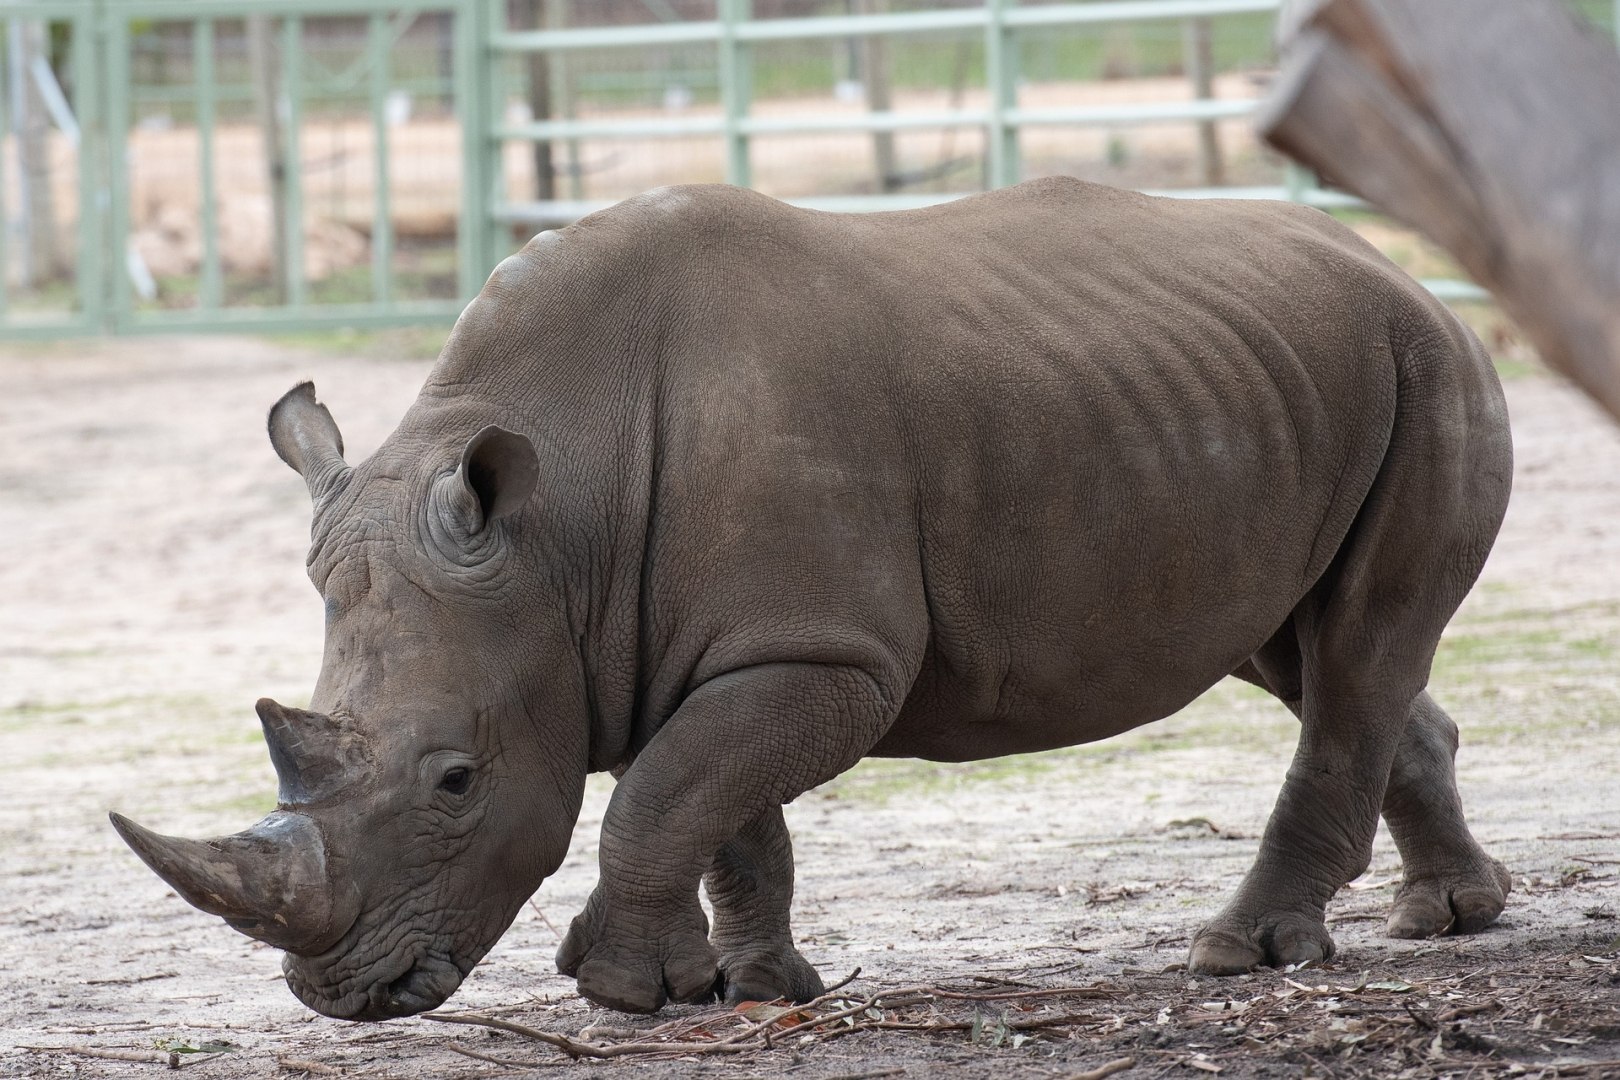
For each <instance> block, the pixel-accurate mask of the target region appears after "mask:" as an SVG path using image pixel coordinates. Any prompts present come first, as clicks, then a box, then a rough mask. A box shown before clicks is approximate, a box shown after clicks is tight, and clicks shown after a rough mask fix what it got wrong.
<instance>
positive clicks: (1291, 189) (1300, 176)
mask: <svg viewBox="0 0 1620 1080" xmlns="http://www.w3.org/2000/svg"><path fill="white" fill-rule="evenodd" d="M1283 186H1284V187H1285V188H1287V189H1288V201H1289V202H1297V203H1302V202H1304V201H1305V195H1306V193H1307V192H1309V191H1310V190H1312V189H1313V188H1315V187H1316V174H1315V173H1313V172H1311V170H1309V169H1307V168H1305V166H1303V165H1299V164H1296V163H1295V162H1293V161H1288V162H1287V163H1285V164H1284V165H1283Z"/></svg>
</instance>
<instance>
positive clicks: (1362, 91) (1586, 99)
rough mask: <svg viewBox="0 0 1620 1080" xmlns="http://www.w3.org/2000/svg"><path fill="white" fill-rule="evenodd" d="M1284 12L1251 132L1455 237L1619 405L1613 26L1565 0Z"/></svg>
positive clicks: (1535, 329)
mask: <svg viewBox="0 0 1620 1080" xmlns="http://www.w3.org/2000/svg"><path fill="white" fill-rule="evenodd" d="M1284 26H1285V29H1286V31H1287V33H1288V34H1289V36H1288V37H1286V38H1285V58H1286V63H1285V66H1284V69H1283V72H1282V74H1281V76H1280V77H1279V79H1278V80H1277V83H1276V85H1275V87H1274V88H1273V91H1272V94H1271V96H1270V98H1269V99H1268V101H1267V102H1266V104H1265V106H1264V107H1263V108H1262V110H1261V112H1260V114H1259V116H1258V117H1257V124H1258V127H1259V129H1260V131H1261V133H1262V135H1263V136H1264V137H1265V138H1266V139H1267V140H1269V141H1270V142H1271V143H1272V144H1273V145H1274V146H1276V147H1278V148H1279V149H1281V150H1282V151H1284V152H1285V153H1288V154H1290V155H1292V156H1293V157H1295V158H1297V159H1299V160H1300V161H1302V162H1304V163H1305V164H1307V165H1309V166H1311V167H1312V168H1314V169H1315V170H1316V171H1317V172H1318V173H1320V174H1321V175H1322V177H1323V179H1324V180H1327V181H1329V182H1331V183H1336V184H1338V185H1340V186H1342V187H1346V188H1348V189H1350V190H1351V191H1354V192H1355V193H1356V194H1358V195H1360V196H1362V197H1363V198H1365V199H1368V200H1369V201H1371V202H1373V203H1376V204H1377V205H1378V206H1380V207H1382V208H1383V209H1385V210H1387V211H1389V212H1390V213H1392V214H1394V215H1395V216H1397V217H1400V218H1402V219H1404V220H1405V221H1407V222H1409V223H1411V224H1412V225H1414V226H1416V227H1417V228H1419V229H1421V230H1422V231H1423V232H1424V233H1426V234H1427V235H1428V236H1429V237H1430V238H1431V239H1433V240H1434V241H1435V242H1437V243H1438V244H1440V245H1441V246H1442V247H1444V248H1445V249H1446V250H1447V251H1449V252H1451V254H1452V255H1454V256H1455V257H1456V258H1457V260H1458V261H1459V262H1460V263H1461V264H1462V265H1463V267H1464V268H1465V269H1466V270H1467V271H1468V272H1469V273H1470V274H1471V275H1472V276H1473V277H1474V278H1475V279H1476V280H1477V281H1479V282H1480V284H1482V285H1484V286H1486V287H1487V288H1489V289H1490V290H1491V291H1492V292H1493V293H1494V294H1495V295H1496V297H1497V299H1498V300H1499V301H1500V302H1501V304H1502V306H1503V308H1504V309H1505V310H1506V311H1507V312H1508V313H1509V314H1510V315H1512V317H1513V318H1514V320H1515V321H1516V322H1518V323H1519V325H1520V326H1521V327H1523V329H1524V331H1525V332H1526V334H1528V335H1529V337H1530V339H1531V340H1532V341H1533V342H1534V343H1535V345H1536V347H1537V349H1538V350H1539V351H1540V352H1541V355H1542V357H1543V358H1544V359H1545V360H1546V361H1547V363H1548V364H1550V365H1551V366H1553V367H1554V368H1557V369H1558V370H1560V371H1562V372H1564V373H1565V374H1566V375H1568V376H1569V377H1570V378H1571V379H1573V380H1575V382H1576V383H1578V384H1579V385H1580V386H1581V387H1582V388H1583V389H1585V390H1586V391H1587V392H1588V393H1589V394H1591V395H1592V396H1593V397H1594V398H1596V399H1597V400H1598V401H1599V402H1600V403H1601V404H1602V405H1603V406H1604V407H1605V408H1607V409H1608V410H1609V411H1610V412H1611V413H1612V414H1614V416H1615V417H1616V418H1620V256H1617V253H1620V198H1617V197H1616V195H1615V193H1616V192H1617V191H1620V105H1617V104H1616V103H1620V54H1617V53H1616V51H1615V47H1614V44H1613V43H1612V42H1611V41H1609V40H1608V39H1607V38H1606V37H1604V36H1601V35H1599V34H1596V33H1593V32H1592V31H1591V29H1590V27H1588V26H1587V25H1586V24H1584V23H1582V22H1581V21H1580V20H1579V18H1578V16H1576V15H1575V14H1574V13H1572V12H1571V11H1569V10H1568V9H1567V8H1566V7H1565V5H1564V4H1562V3H1560V2H1559V0H1327V2H1325V3H1316V4H1307V5H1300V6H1297V7H1295V8H1294V9H1292V10H1290V11H1288V12H1285V17H1284ZM1482 58H1489V59H1488V62H1485V61H1483V60H1482Z"/></svg>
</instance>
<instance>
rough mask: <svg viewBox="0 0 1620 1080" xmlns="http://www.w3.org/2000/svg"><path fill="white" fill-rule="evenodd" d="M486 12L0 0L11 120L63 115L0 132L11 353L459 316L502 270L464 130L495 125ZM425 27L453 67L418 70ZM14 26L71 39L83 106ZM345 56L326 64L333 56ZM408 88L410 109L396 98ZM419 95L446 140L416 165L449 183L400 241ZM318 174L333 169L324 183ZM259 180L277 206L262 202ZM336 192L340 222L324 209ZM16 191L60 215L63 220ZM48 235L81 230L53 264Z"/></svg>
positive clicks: (478, 145) (3, 93)
mask: <svg viewBox="0 0 1620 1080" xmlns="http://www.w3.org/2000/svg"><path fill="white" fill-rule="evenodd" d="M491 9H492V5H491V4H490V3H489V2H488V0H429V2H426V3H414V4H412V3H403V2H401V0H246V2H244V0H3V2H0V40H4V41H6V42H9V43H10V45H11V46H12V47H10V48H7V49H0V125H4V124H5V123H6V120H7V118H8V117H19V116H22V117H31V116H32V114H33V113H45V114H48V116H47V117H46V118H47V119H48V120H49V121H50V124H49V128H50V130H49V131H48V132H47V133H46V134H45V135H44V136H41V135H40V134H39V133H38V132H35V133H34V134H33V136H32V138H31V139H25V138H23V137H22V135H21V133H20V132H11V131H9V130H7V129H5V128H4V127H0V147H3V149H4V153H3V154H0V222H4V223H5V227H3V228H0V267H6V268H7V270H8V272H5V273H0V337H11V338H16V337H46V336H48V337H56V336H62V335H66V334H73V333H94V332H108V331H110V332H116V333H140V332H150V331H171V330H182V329H186V330H227V329H229V330H245V331H267V330H277V329H307V328H312V327H321V326H358V327H372V326H387V325H397V324H405V323H416V322H444V323H448V322H449V321H450V320H452V319H454V317H455V315H456V314H457V312H459V310H460V308H461V307H462V305H463V304H464V302H465V299H466V298H467V297H468V296H470V295H472V294H473V293H474V292H476V291H477V288H478V286H479V285H480V284H481V283H482V281H483V278H484V276H485V274H486V273H487V272H488V269H489V266H490V265H491V262H492V260H491V258H490V256H489V254H488V252H486V251H485V250H484V249H483V244H484V243H485V241H487V240H488V238H489V236H490V233H489V230H488V229H487V228H486V227H485V222H486V221H487V218H488V212H487V207H486V200H485V198H484V196H485V194H486V193H487V192H488V191H489V190H490V188H489V184H488V183H487V182H486V181H485V179H484V178H483V170H484V169H485V168H486V167H487V164H488V162H489V155H488V154H487V153H485V152H483V146H482V139H483V138H484V132H483V131H482V130H481V125H480V124H478V123H468V122H464V119H465V118H467V117H480V116H483V115H484V114H485V112H486V110H487V108H488V102H487V101H486V100H485V99H484V97H483V95H484V93H485V92H486V90H487V88H488V86H489V80H488V79H487V78H484V77H482V76H481V75H480V74H479V58H480V57H481V56H483V55H484V51H485V49H486V47H487V41H488V38H489V36H490V33H491V30H490V27H489V26H488V24H487V21H486V18H487V15H488V13H489V12H490V10H491ZM424 23H432V24H433V26H432V29H433V30H434V31H435V33H434V34H433V35H432V42H445V43H448V45H449V47H448V48H447V49H442V50H440V51H442V52H443V53H444V55H443V56H442V57H437V58H436V59H437V60H438V61H439V63H440V69H439V70H437V71H435V72H431V73H428V74H422V73H420V72H411V71H407V70H401V69H400V65H401V64H402V63H405V62H407V61H410V60H411V58H412V57H413V55H414V54H415V53H419V52H422V51H423V49H421V48H416V49H412V48H411V47H410V42H409V40H408V39H409V38H410V37H411V36H412V35H413V33H414V31H413V28H419V27H421V26H422V25H424ZM334 28H335V29H336V31H340V33H333V32H330V31H333V29H334ZM19 29H21V30H22V31H23V32H24V34H26V33H32V34H33V37H34V39H35V42H36V43H37V42H38V41H40V40H45V41H50V42H65V43H66V51H67V53H68V54H69V55H68V58H67V62H66V63H65V64H58V65H55V66H56V68H57V70H59V71H67V72H70V73H71V78H70V80H64V81H70V83H71V87H70V89H64V88H62V87H60V86H59V85H57V84H56V82H55V80H54V78H53V76H52V74H51V66H50V65H45V64H42V63H40V60H39V57H38V56H37V55H36V56H33V57H30V56H29V55H28V54H27V52H26V51H25V50H22V49H19V48H17V47H16V43H17V40H18V37H19ZM41 30H43V33H41ZM316 31H320V32H319V33H317V32H316ZM415 36H418V37H425V35H420V34H416V35H415ZM337 39H341V40H339V41H338V45H336V46H334V47H332V48H329V49H327V50H326V53H327V54H329V55H324V56H323V53H322V50H321V49H319V48H317V47H316V46H317V45H318V44H321V43H330V42H331V41H333V40H337ZM432 42H430V45H431V43H432ZM153 43H156V45H157V46H158V47H159V50H160V52H161V55H160V56H156V60H154V56H155V54H154V53H153V51H152V50H153ZM143 49H144V51H143ZM412 86H414V90H415V95H414V97H413V95H412V93H411V92H408V91H407V90H406V89H402V87H412ZM422 101H430V102H431V103H432V108H433V109H434V110H435V111H436V115H435V117H433V118H430V119H431V122H430V123H429V124H428V125H426V127H427V128H428V129H429V130H430V133H431V134H432V135H433V136H434V141H433V142H432V144H431V145H428V146H426V147H424V148H418V150H417V156H418V157H419V158H420V159H421V161H423V162H427V163H428V164H430V165H431V166H432V167H433V168H434V169H435V170H437V171H438V172H439V173H440V174H442V175H441V177H440V179H439V182H438V183H437V188H438V194H439V195H440V196H441V197H440V198H439V200H438V204H437V205H435V206H434V207H432V208H431V209H430V210H429V211H428V212H426V219H427V220H426V223H425V224H419V227H417V228H416V229H415V230H414V231H413V232H412V233H411V235H410V236H409V237H406V238H404V241H403V242H402V238H401V236H400V225H399V222H400V218H401V207H399V206H398V205H394V204H393V201H394V200H395V199H396V198H397V195H398V192H399V191H400V188H401V185H400V165H401V161H402V154H401V149H400V147H398V146H396V145H395V141H396V134H395V133H396V131H399V132H403V131H404V129H403V128H402V127H401V125H400V124H399V123H398V122H397V121H398V117H397V116H395V115H394V114H395V113H397V112H400V111H401V110H402V109H403V110H409V109H411V108H412V107H413V102H416V103H419V102H422ZM19 102H23V103H25V104H26V105H27V106H28V108H19V105H18V103H19ZM417 107H420V106H419V105H418V106H417ZM37 121H38V118H37V117H35V118H33V120H32V121H31V122H34V123H35V126H39V125H38V123H37ZM422 126H423V125H416V127H422ZM418 141H420V139H419V140H418ZM323 145H324V146H330V145H340V146H341V148H340V150H339V151H338V152H336V153H331V152H329V151H323V150H322V149H321V147H322V146H323ZM41 161H43V162H44V163H45V165H46V166H47V167H46V168H43V169H42V168H39V167H38V166H39V163H40V162H41ZM418 164H420V162H419V163H418ZM317 170H324V172H325V173H327V174H330V176H327V177H326V183H325V187H324V188H323V187H322V184H321V181H322V179H323V178H322V177H321V176H316V175H312V173H313V172H315V171H317ZM69 174H71V175H69ZM339 174H344V178H343V179H342V180H341V181H340V182H337V181H333V180H332V179H331V177H332V176H338V175H339ZM350 174H357V175H358V176H359V179H358V180H356V179H355V178H354V175H350ZM255 175H257V176H260V177H262V178H263V182H262V187H263V190H248V189H250V188H253V187H254V186H255V180H254V177H255ZM244 177H245V178H246V182H244ZM334 183H337V184H338V186H340V187H341V188H342V190H341V191H338V192H336V193H334V192H333V191H332V190H331V189H332V188H333V186H334ZM47 188H48V189H50V190H48V191H47V190H46V189H47ZM323 191H324V192H325V196H324V197H326V198H327V199H328V201H334V202H341V203H342V205H341V206H337V207H336V208H335V209H334V208H333V207H328V206H320V207H312V205H311V202H312V199H314V198H316V196H317V194H318V193H321V192H323ZM69 192H71V195H69V194H68V193H69ZM8 196H11V197H13V198H17V199H21V198H23V197H25V196H26V197H27V198H28V199H30V200H32V201H33V202H35V203H39V202H40V200H41V199H44V200H46V202H45V203H44V204H43V205H47V206H50V207H51V213H50V214H48V215H44V216H42V215H41V214H40V213H38V210H37V206H33V205H30V206H29V207H23V206H20V205H9V204H7V202H6V199H7V197H8ZM52 198H54V200H55V204H54V205H51V204H50V202H49V200H50V199H52ZM316 211H319V212H318V213H317V212H316ZM407 216H408V215H407ZM418 216H419V217H421V216H423V215H421V214H419V215H418ZM20 222H21V223H25V224H28V225H30V226H31V229H32V235H30V236H29V237H28V240H29V244H30V248H31V250H30V251H28V252H24V251H21V250H16V251H12V252H10V253H9V256H10V257H9V259H8V258H7V255H8V253H7V251H6V250H5V244H6V243H7V242H8V240H13V239H14V238H15V237H16V235H17V234H18V233H19V232H23V231H26V230H20V229H19V228H18V225H19V223H20ZM43 229H54V230H55V231H57V232H63V231H70V232H71V234H72V236H73V244H72V248H71V253H69V252H64V251H60V250H59V251H57V252H55V253H54V254H52V253H50V252H47V255H46V256H45V257H44V258H43V259H40V258H38V257H37V253H36V252H35V251H33V250H32V248H34V247H37V246H38V241H39V240H40V239H41V236H40V230H43ZM154 260H156V261H157V262H158V263H160V264H161V265H158V266H154V265H152V264H153V262H154ZM36 262H37V263H42V264H54V265H41V266H33V265H31V264H33V263H36Z"/></svg>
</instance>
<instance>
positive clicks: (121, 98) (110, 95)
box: [100, 8, 135, 329]
mask: <svg viewBox="0 0 1620 1080" xmlns="http://www.w3.org/2000/svg"><path fill="white" fill-rule="evenodd" d="M103 10H104V12H105V14H104V18H105V20H106V21H105V22H104V23H103V32H102V34H101V35H100V37H101V40H102V42H103V44H104V47H105V48H106V63H105V64H104V65H103V70H104V71H105V72H106V75H107V88H106V102H107V116H106V119H107V128H106V138H105V140H104V141H105V143H106V147H107V148H106V151H105V154H106V162H107V166H106V168H107V172H106V175H107V192H108V200H107V201H108V204H109V205H108V211H107V252H108V266H107V276H106V283H107V284H109V285H110V286H111V287H110V289H109V290H108V299H109V301H110V304H109V311H108V321H109V323H110V325H112V326H113V328H114V329H123V328H125V327H126V326H128V325H129V324H130V322H132V321H133V317H134V307H135V301H134V296H133V294H132V292H131V289H130V284H129V203H130V190H129V187H130V183H129V181H130V177H129V133H130V113H131V108H130V96H131V94H132V92H133V90H134V87H133V85H132V84H133V79H132V78H131V75H130V65H129V52H130V41H129V16H128V14H127V13H124V12H120V11H119V10H117V9H112V8H104V9H103Z"/></svg>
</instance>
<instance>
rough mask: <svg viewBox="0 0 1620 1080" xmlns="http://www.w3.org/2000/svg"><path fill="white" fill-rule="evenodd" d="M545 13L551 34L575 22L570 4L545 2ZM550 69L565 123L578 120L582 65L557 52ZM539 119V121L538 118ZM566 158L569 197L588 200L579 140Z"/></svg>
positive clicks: (559, 0)
mask: <svg viewBox="0 0 1620 1080" xmlns="http://www.w3.org/2000/svg"><path fill="white" fill-rule="evenodd" d="M541 2H542V4H543V6H544V8H545V11H544V13H543V15H544V17H543V18H542V19H541V21H542V22H543V23H544V24H545V27H546V29H548V30H561V29H563V28H564V27H566V26H567V25H568V24H569V22H570V21H571V19H572V15H573V12H572V11H571V10H570V5H569V0H541ZM549 59H550V63H549V64H547V65H546V66H547V68H548V70H549V71H550V76H551V100H552V101H554V102H557V103H559V105H560V108H558V110H557V113H558V115H560V116H561V117H562V118H563V119H565V120H574V119H577V118H578V116H579V80H578V78H577V73H578V71H579V65H578V64H577V63H576V60H575V57H572V56H570V55H569V54H568V53H566V52H554V53H552V54H551V55H550V57H549ZM536 119H538V117H537V118H536ZM563 150H564V156H565V159H566V161H565V166H564V170H565V172H566V174H567V176H568V197H569V198H570V199H583V198H584V197H585V170H584V168H583V166H582V162H583V160H584V157H583V155H582V154H581V153H580V141H579V139H578V138H570V139H568V140H566V141H565V142H564V143H563Z"/></svg>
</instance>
